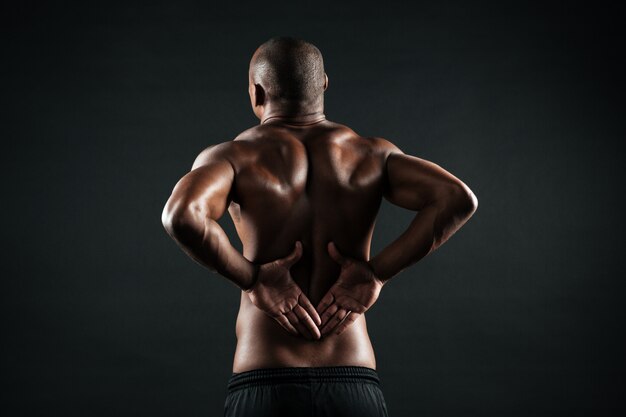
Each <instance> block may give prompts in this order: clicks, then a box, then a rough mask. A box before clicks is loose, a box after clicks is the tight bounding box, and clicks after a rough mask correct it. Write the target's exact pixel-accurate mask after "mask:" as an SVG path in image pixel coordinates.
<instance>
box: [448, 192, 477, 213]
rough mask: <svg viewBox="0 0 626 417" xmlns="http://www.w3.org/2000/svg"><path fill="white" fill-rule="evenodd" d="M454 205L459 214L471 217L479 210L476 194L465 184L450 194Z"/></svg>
mask: <svg viewBox="0 0 626 417" xmlns="http://www.w3.org/2000/svg"><path fill="white" fill-rule="evenodd" d="M450 198H451V200H452V202H453V205H454V206H455V207H456V208H457V211H458V212H459V214H462V215H464V216H466V217H467V218H469V217H471V216H472V215H473V214H474V212H476V210H477V209H478V198H477V197H476V194H474V192H473V191H472V190H471V189H470V188H469V187H468V186H467V185H465V184H463V183H460V184H458V185H457V186H455V187H454V188H453V190H452V191H451V193H450Z"/></svg>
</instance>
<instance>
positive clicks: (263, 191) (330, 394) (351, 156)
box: [162, 37, 477, 416]
mask: <svg viewBox="0 0 626 417" xmlns="http://www.w3.org/2000/svg"><path fill="white" fill-rule="evenodd" d="M327 87H328V77H327V75H326V73H325V72H324V65H323V60H322V55H321V53H320V51H319V50H318V49H317V48H316V47H315V46H314V45H312V44H310V43H308V42H305V41H302V40H298V39H294V38H287V37H277V38H272V39H270V40H269V41H267V42H265V43H264V44H262V45H261V46H260V47H259V48H258V49H257V50H256V51H255V53H254V55H253V56H252V59H251V61H250V68H249V95H250V100H251V104H252V109H253V111H254V113H255V115H256V116H257V117H258V118H259V120H260V124H259V125H257V126H254V127H252V128H250V129H248V130H246V131H244V132H242V133H241V134H240V135H239V136H237V137H236V138H235V139H234V140H232V141H228V142H224V143H219V144H217V145H213V146H209V147H208V148H206V149H204V150H203V151H202V152H201V153H200V154H199V155H198V157H197V158H196V160H195V162H194V163H193V166H192V169H191V171H190V172H189V173H187V174H186V175H185V176H183V177H182V178H181V179H180V180H179V181H178V183H177V184H176V185H175V187H174V190H173V192H172V195H171V196H170V198H169V200H168V201H167V203H166V205H165V208H164V210H163V215H162V221H163V225H164V226H165V229H166V230H167V232H168V233H169V234H170V235H171V236H172V237H173V238H174V239H175V240H176V242H177V243H178V244H179V245H180V246H181V248H182V249H183V250H184V251H185V252H186V253H187V254H188V255H190V256H191V257H192V258H193V259H194V260H195V261H197V262H198V263H200V264H201V265H204V266H205V267H207V268H209V269H210V270H212V271H216V272H218V273H220V274H221V275H223V276H224V277H226V278H227V279H229V280H230V281H232V282H233V283H234V284H235V285H237V287H239V288H240V289H241V302H240V303H241V304H240V308H239V314H238V317H237V322H236V336H237V346H236V351H235V355H234V361H233V374H232V376H231V378H230V380H229V383H228V396H227V398H226V403H225V407H224V413H225V416H282V415H285V416H300V415H302V416H304V415H313V416H386V415H387V407H386V404H385V401H384V397H383V395H382V392H381V389H380V385H379V382H380V380H379V378H378V375H377V373H376V360H375V356H374V350H373V348H372V344H371V342H370V339H369V336H368V333H367V327H366V322H365V314H364V313H365V312H366V311H367V310H368V309H369V308H371V307H372V305H373V304H374V303H375V302H376V300H377V298H378V296H379V294H380V292H381V289H382V288H383V287H384V285H385V284H386V283H387V282H389V280H390V279H391V278H392V277H394V276H396V275H397V274H398V273H399V272H400V271H402V270H404V269H405V268H407V267H408V266H410V265H412V264H414V263H415V262H417V261H418V260H420V259H421V258H423V257H424V256H426V255H428V254H429V253H431V252H432V251H434V250H435V249H437V248H438V247H439V246H440V245H442V244H443V243H444V242H445V241H446V240H447V239H448V238H449V237H450V236H451V235H452V234H453V233H455V232H456V231H457V230H458V229H459V228H460V227H461V226H462V225H463V224H464V223H465V222H466V221H467V220H468V219H469V218H470V216H471V215H472V214H473V213H474V211H475V210H476V208H477V199H476V197H475V196H474V194H473V193H472V191H471V190H470V189H469V188H468V187H467V186H466V185H465V184H464V183H463V182H462V181H461V180H459V179H458V178H456V177H455V176H454V175H452V174H451V173H449V172H447V171H446V170H444V169H443V168H441V167H440V166H438V165H436V164H434V163H431V162H428V161H426V160H424V159H420V158H417V157H415V156H410V155H406V154H404V153H403V152H402V151H401V150H400V149H399V148H398V147H397V146H395V145H393V144H392V143H391V142H389V141H387V140H385V139H383V138H378V137H362V136H360V135H358V134H357V133H355V132H354V131H353V130H352V129H350V128H349V127H347V126H344V125H341V124H338V123H335V122H331V121H330V120H328V119H326V117H325V115H324V91H325V90H326V89H327ZM383 197H384V198H385V199H387V200H388V201H390V202H391V203H393V204H395V205H398V206H400V207H404V208H406V209H410V210H415V211H416V212H417V214H416V216H415V218H414V220H413V221H412V222H411V224H410V225H409V227H408V229H407V230H406V232H404V233H403V234H402V235H401V236H400V237H398V238H397V239H396V240H395V241H393V242H391V243H390V244H389V245H388V246H387V247H385V248H384V249H383V250H382V251H381V252H380V253H378V254H377V255H376V256H374V257H373V258H371V259H370V243H371V239H372V232H373V229H374V223H375V219H376V215H377V212H378V209H379V207H380V204H381V201H382V198H383ZM227 209H228V212H229V213H230V216H231V218H232V220H233V222H234V225H235V228H236V230H237V234H238V235H239V237H240V239H241V242H242V244H243V254H241V253H239V252H238V251H237V250H236V249H235V248H234V247H233V246H232V245H231V243H230V241H229V239H228V236H227V235H226V234H225V232H224V231H223V230H222V228H221V227H220V226H219V224H218V223H217V220H218V219H219V218H221V217H222V215H224V213H225V211H226V210H227Z"/></svg>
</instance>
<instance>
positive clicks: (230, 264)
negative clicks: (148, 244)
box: [166, 217, 258, 289]
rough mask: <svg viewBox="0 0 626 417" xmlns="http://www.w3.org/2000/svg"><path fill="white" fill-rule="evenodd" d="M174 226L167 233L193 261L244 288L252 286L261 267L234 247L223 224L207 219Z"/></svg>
mask: <svg viewBox="0 0 626 417" xmlns="http://www.w3.org/2000/svg"><path fill="white" fill-rule="evenodd" d="M174 224H175V225H172V224H170V225H166V230H167V232H168V233H169V234H170V236H171V237H172V238H173V239H174V240H175V241H176V243H177V244H178V245H179V246H180V247H181V248H182V249H183V251H185V252H186V253H187V254H188V255H189V256H190V257H191V258H192V259H194V260H195V261H196V262H198V263H199V264H200V265H203V266H204V267H206V268H208V269H209V270H211V271H213V272H217V273H219V274H220V275H222V276H224V277H225V278H226V279H228V280H230V281H231V282H233V283H234V284H235V285H237V287H239V288H241V289H247V288H250V287H251V286H252V284H253V283H254V280H255V278H256V272H257V269H258V266H257V265H255V264H253V263H252V262H250V261H249V260H247V259H246V258H245V257H244V256H243V255H242V254H241V253H240V252H239V251H238V250H237V249H235V248H234V247H233V246H232V244H231V243H230V240H229V239H228V235H227V234H226V233H225V232H224V230H223V229H222V227H221V226H220V225H219V223H217V222H216V221H215V220H213V219H211V218H208V217H207V218H205V219H204V220H196V221H195V222H194V221H189V220H187V221H179V222H178V223H177V224H176V223H174Z"/></svg>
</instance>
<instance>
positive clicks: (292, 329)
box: [274, 314, 299, 336]
mask: <svg viewBox="0 0 626 417" xmlns="http://www.w3.org/2000/svg"><path fill="white" fill-rule="evenodd" d="M274 319H275V320H276V321H277V322H278V323H279V324H280V325H281V326H282V327H283V328H284V329H285V330H287V331H288V332H289V333H291V334H293V335H294V336H299V333H298V330H296V328H295V327H293V326H292V324H291V323H289V320H288V319H287V317H285V316H284V315H282V314H281V315H279V316H278V317H274Z"/></svg>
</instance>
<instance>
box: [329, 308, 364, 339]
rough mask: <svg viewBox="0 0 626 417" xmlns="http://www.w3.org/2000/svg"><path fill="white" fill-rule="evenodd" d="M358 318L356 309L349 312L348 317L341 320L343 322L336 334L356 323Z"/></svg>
mask: <svg viewBox="0 0 626 417" xmlns="http://www.w3.org/2000/svg"><path fill="white" fill-rule="evenodd" d="M358 318H359V314H358V313H355V312H354V311H351V312H350V314H348V315H347V316H346V318H345V319H344V320H343V321H342V322H341V324H339V326H337V330H335V334H337V335H339V334H341V333H343V332H344V331H345V330H346V329H347V328H348V326H350V325H351V324H352V323H354V322H355V321H356V319H358Z"/></svg>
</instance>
